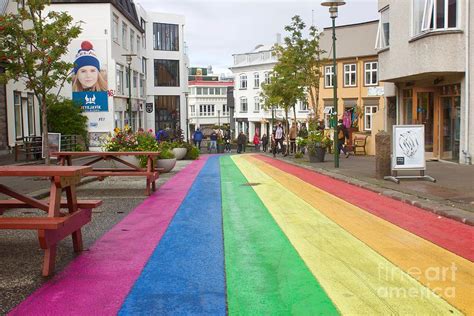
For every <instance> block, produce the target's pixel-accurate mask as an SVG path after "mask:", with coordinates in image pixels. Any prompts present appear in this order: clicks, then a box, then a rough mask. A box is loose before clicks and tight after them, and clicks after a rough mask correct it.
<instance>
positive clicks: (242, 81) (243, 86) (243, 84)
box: [239, 74, 247, 90]
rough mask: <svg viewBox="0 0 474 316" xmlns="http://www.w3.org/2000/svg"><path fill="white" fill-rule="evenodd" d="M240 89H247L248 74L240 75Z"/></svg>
mask: <svg viewBox="0 0 474 316" xmlns="http://www.w3.org/2000/svg"><path fill="white" fill-rule="evenodd" d="M239 84H240V90H247V75H246V74H241V75H240V76H239Z"/></svg>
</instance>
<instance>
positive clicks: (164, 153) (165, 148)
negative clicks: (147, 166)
mask: <svg viewBox="0 0 474 316" xmlns="http://www.w3.org/2000/svg"><path fill="white" fill-rule="evenodd" d="M172 146H173V143H172V142H159V143H158V151H159V152H160V155H159V156H158V159H172V158H174V154H173V151H172V149H173V147H172Z"/></svg>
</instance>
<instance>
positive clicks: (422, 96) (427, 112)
mask: <svg viewBox="0 0 474 316" xmlns="http://www.w3.org/2000/svg"><path fill="white" fill-rule="evenodd" d="M416 101H417V105H416V107H415V109H414V110H416V114H415V115H414V117H416V124H423V125H425V157H426V159H432V158H434V154H433V148H434V142H435V139H434V134H435V133H434V126H435V124H434V119H435V117H434V93H433V92H418V93H417V94H416Z"/></svg>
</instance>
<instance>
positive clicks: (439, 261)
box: [249, 158, 474, 314]
mask: <svg viewBox="0 0 474 316" xmlns="http://www.w3.org/2000/svg"><path fill="white" fill-rule="evenodd" d="M249 161H250V162H251V163H252V164H254V165H255V166H258V167H259V168H260V169H261V170H262V171H263V172H265V173H266V174H267V175H269V176H270V177H272V178H273V179H275V180H276V181H278V182H279V183H280V184H281V185H283V186H284V187H286V188H288V189H289V190H290V191H292V192H293V193H295V194H297V195H298V197H300V198H301V199H303V200H304V201H306V202H307V203H309V204H310V205H312V206H313V207H315V208H317V209H318V210H319V211H320V212H321V213H323V214H324V215H326V216H327V217H329V218H330V219H331V220H332V221H334V222H335V223H337V224H338V225H340V226H341V227H342V228H344V229H345V230H346V231H348V232H349V233H351V234H352V235H354V236H356V237H357V238H358V239H360V240H361V241H363V242H364V243H365V244H367V245H368V246H369V247H371V248H372V249H373V250H375V251H377V252H378V253H380V254H382V255H383V256H384V257H385V258H387V259H388V260H389V261H390V262H392V263H394V264H395V265H396V266H398V267H400V268H401V269H402V270H403V271H405V272H407V273H408V274H410V275H411V276H412V277H414V278H415V279H417V280H418V281H419V282H421V283H422V284H423V285H425V286H426V287H428V288H430V289H431V290H432V291H434V292H435V293H437V294H438V295H440V296H441V297H443V298H444V299H445V300H446V301H448V302H449V303H451V304H452V305H454V306H456V307H457V308H458V309H460V310H461V311H462V312H464V313H466V314H474V304H473V300H474V299H473V295H474V294H473V293H474V282H473V280H474V264H473V263H472V262H470V261H469V260H466V259H464V258H462V257H460V256H458V255H456V254H453V253H451V252H450V251H448V250H446V249H444V248H441V247H439V246H437V245H435V244H433V243H431V242H429V241H427V240H425V239H423V238H420V237H418V236H417V235H415V234H412V233H410V232H408V231H405V230H403V229H402V228H400V227H398V226H396V225H394V224H392V223H390V222H388V221H385V220H383V219H381V218H379V217H377V216H375V215H373V214H371V213H369V212H366V211H364V210H362V209H360V208H359V207H356V206H354V205H352V204H350V203H348V202H346V201H344V200H342V199H340V198H338V197H335V196H333V195H331V194H329V193H327V192H325V191H323V190H321V189H318V188H316V187H314V186H312V185H311V184H309V183H306V182H304V181H303V180H301V179H299V178H297V177H295V176H293V175H290V174H288V173H285V172H283V171H280V170H279V169H277V168H275V167H272V166H270V165H269V164H266V163H264V162H263V161H261V160H258V159H255V158H250V159H249ZM382 276H383V277H384V278H391V277H392V275H391V273H390V271H385V272H382Z"/></svg>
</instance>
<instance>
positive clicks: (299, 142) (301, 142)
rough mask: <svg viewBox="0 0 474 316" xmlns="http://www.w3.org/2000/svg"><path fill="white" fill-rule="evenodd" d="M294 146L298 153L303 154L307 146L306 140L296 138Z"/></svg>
mask: <svg viewBox="0 0 474 316" xmlns="http://www.w3.org/2000/svg"><path fill="white" fill-rule="evenodd" d="M296 145H298V149H299V151H300V153H302V154H304V153H305V151H306V146H307V145H308V139H307V138H304V137H296Z"/></svg>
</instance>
